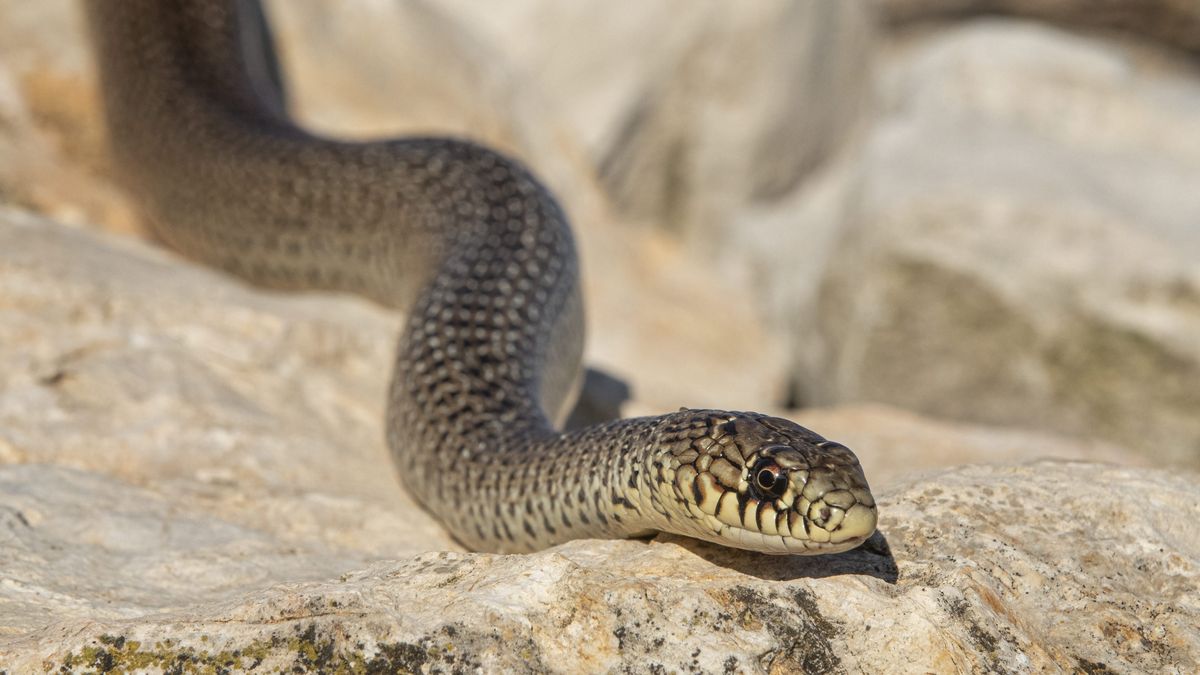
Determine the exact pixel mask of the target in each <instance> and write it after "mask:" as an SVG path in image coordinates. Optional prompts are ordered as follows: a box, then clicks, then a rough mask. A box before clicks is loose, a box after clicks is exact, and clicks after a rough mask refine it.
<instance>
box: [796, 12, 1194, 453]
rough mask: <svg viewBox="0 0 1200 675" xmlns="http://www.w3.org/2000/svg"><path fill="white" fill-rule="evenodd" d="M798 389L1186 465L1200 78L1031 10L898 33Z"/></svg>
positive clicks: (810, 322)
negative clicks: (1098, 442) (881, 109)
mask: <svg viewBox="0 0 1200 675" xmlns="http://www.w3.org/2000/svg"><path fill="white" fill-rule="evenodd" d="M882 77H883V80H882V83H883V88H884V91H883V94H884V98H885V104H886V110H887V111H889V112H888V115H887V116H886V117H885V118H884V119H882V120H881V122H880V124H879V125H878V127H877V129H876V130H875V131H874V132H873V136H872V138H871V140H870V141H869V146H868V148H869V150H868V159H867V163H866V167H865V169H864V173H865V179H864V180H865V185H866V188H867V189H866V193H865V197H864V204H863V205H862V208H861V213H860V217H859V218H858V219H857V220H856V221H853V222H852V223H851V227H850V228H849V229H848V230H847V232H846V234H845V239H844V241H843V242H842V245H841V246H840V248H839V249H838V252H837V253H836V254H835V256H834V258H833V260H832V262H831V264H830V265H829V269H830V273H829V274H828V276H827V277H826V279H825V281H824V285H823V287H822V289H821V292H820V295H819V298H818V301H817V309H816V312H815V313H814V314H813V315H808V316H805V317H802V318H800V319H798V320H797V323H796V325H797V327H798V334H799V338H798V343H797V351H798V353H799V356H798V359H797V360H798V362H799V363H800V364H801V366H800V376H799V377H798V382H799V386H798V389H799V391H800V395H799V396H798V398H799V400H801V401H803V402H806V403H818V404H832V403H837V402H844V401H857V400H869V401H879V402H884V403H890V404H893V405H899V406H903V407H906V408H909V409H912V410H917V411H922V412H925V413H927V414H932V415H936V416H940V417H949V418H953V419H961V420H971V421H975V422H984V423H989V424H1009V425H1015V426H1022V427H1036V428H1042V429H1049V430H1054V431H1058V432H1063V433H1071V434H1078V435H1091V436H1096V437H1099V438H1103V439H1107V440H1109V441H1112V442H1115V443H1117V444H1119V445H1123V446H1126V447H1130V448H1132V449H1135V450H1137V451H1139V452H1142V453H1145V454H1146V456H1147V457H1150V458H1153V459H1154V460H1155V461H1158V462H1172V463H1184V464H1190V465H1192V466H1200V415H1197V411H1200V341H1197V340H1196V336H1197V335H1200V236H1198V231H1197V230H1196V228H1195V224H1196V223H1197V222H1200V192H1197V191H1196V190H1195V189H1194V186H1195V185H1196V184H1197V183H1198V182H1200V143H1197V142H1196V139H1200V123H1198V122H1197V120H1200V82H1197V81H1196V80H1195V79H1189V78H1188V77H1185V76H1184V75H1183V74H1181V72H1179V71H1172V70H1166V69H1164V67H1162V62H1161V61H1157V62H1156V61H1146V60H1139V59H1138V58H1137V54H1135V53H1132V52H1123V51H1120V50H1118V49H1115V48H1114V47H1113V46H1112V45H1111V44H1108V43H1104V42H1099V41H1096V40H1092V39H1084V38H1079V37H1073V36H1071V35H1068V34H1064V33H1062V32H1060V31H1057V30H1053V29H1049V28H1045V27H1041V26H1038V25H1036V24H1030V23H1023V22H1015V21H993V22H982V23H975V24H971V25H966V26H962V27H959V28H954V29H948V30H946V31H943V32H940V33H937V34H933V35H929V36H926V37H921V38H918V39H915V40H913V41H912V42H911V43H908V44H905V45H902V46H901V47H898V48H896V49H895V50H894V52H893V53H892V55H891V57H890V58H889V59H887V67H886V69H885V70H884V71H883V73H882Z"/></svg>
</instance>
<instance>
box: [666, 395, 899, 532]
mask: <svg viewBox="0 0 1200 675" xmlns="http://www.w3.org/2000/svg"><path fill="white" fill-rule="evenodd" d="M669 417H670V418H673V419H671V420H670V421H669V422H667V423H666V424H664V426H663V427H662V428H660V432H659V433H660V435H659V438H658V443H659V446H658V447H659V448H660V454H659V456H658V457H657V458H656V460H655V465H656V466H657V467H658V477H659V491H658V492H659V496H660V500H659V502H658V506H659V511H660V513H662V514H663V515H664V516H666V521H667V523H668V525H667V526H666V527H663V529H666V530H670V531H673V532H678V533H680V534H686V535H688V536H693V537H699V538H701V539H706V540H708V541H713V542H716V543H719V544H723V545H725V546H734V547H737V548H743V549H749V550H753V551H761V552H764V553H777V554H801V555H804V554H818V553H836V552H838V551H845V550H848V549H852V548H854V547H856V546H858V545H859V544H861V543H862V542H864V541H866V539H867V538H868V537H870V536H871V534H872V533H874V532H875V522H876V517H877V512H876V507H875V499H874V497H873V496H872V495H871V490H870V487H868V485H867V480H866V477H865V476H864V475H863V471H862V467H861V466H860V465H859V462H858V458H857V457H855V456H854V453H853V452H851V451H850V449H849V448H847V447H846V446H844V445H842V444H840V443H837V442H834V441H829V440H826V439H824V438H822V437H821V436H819V435H818V434H816V433H813V432H812V431H810V430H808V429H805V428H804V427H802V426H800V425H798V424H795V423H793V422H790V421H788V420H785V419H780V418H777V417H768V416H766V415H761V414H758V413H739V412H725V411H715V410H683V411H680V412H679V413H676V414H674V415H671V416H669Z"/></svg>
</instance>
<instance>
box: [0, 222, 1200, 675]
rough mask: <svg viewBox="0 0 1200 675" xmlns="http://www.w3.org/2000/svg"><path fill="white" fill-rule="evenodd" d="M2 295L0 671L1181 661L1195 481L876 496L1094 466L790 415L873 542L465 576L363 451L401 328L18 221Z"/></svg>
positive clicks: (590, 554) (1104, 481)
mask: <svg viewBox="0 0 1200 675" xmlns="http://www.w3.org/2000/svg"><path fill="white" fill-rule="evenodd" d="M0 287H2V288H4V289H5V296H4V301H3V304H2V305H0V331H2V332H0V541H2V542H3V546H0V663H3V664H4V666H5V668H6V669H8V672H24V671H26V670H30V669H37V670H42V669H46V668H49V669H50V670H55V669H59V668H65V669H66V670H68V671H71V670H77V671H78V670H108V669H118V670H121V669H128V670H134V669H139V668H140V669H145V670H150V671H154V670H165V669H179V670H181V671H183V672H187V671H188V669H194V670H197V671H204V670H210V669H211V670H216V669H220V668H241V669H248V668H251V667H254V668H256V669H266V670H270V671H274V670H279V669H286V670H292V669H295V668H299V669H301V670H304V669H307V670H312V671H332V670H337V669H338V668H343V667H344V668H345V669H348V670H353V669H356V668H361V669H364V670H370V669H371V668H376V669H379V670H383V671H385V672H386V671H389V670H394V669H401V670H404V669H420V668H425V669H429V670H433V669H438V668H453V667H456V666H457V667H462V668H465V669H470V668H474V667H479V668H482V669H485V670H497V669H517V670H533V671H537V670H552V671H573V670H581V669H583V670H597V669H620V668H622V667H630V668H632V667H635V666H639V665H641V664H646V663H648V662H653V663H657V664H660V665H661V666H662V667H663V668H664V669H666V670H687V669H693V670H703V671H711V670H722V669H730V670H733V671H744V672H790V671H794V670H796V669H808V670H822V671H827V670H866V671H880V670H891V669H894V668H895V667H897V664H904V666H905V667H909V666H910V664H915V665H912V667H914V668H921V669H928V670H933V671H937V670H945V669H946V668H952V667H969V668H976V669H979V670H997V669H1007V670H1020V669H1023V668H1037V667H1051V666H1054V665H1057V666H1060V667H1067V668H1071V667H1079V668H1093V667H1097V666H1095V664H1107V665H1108V666H1109V667H1110V668H1112V669H1116V670H1124V669H1134V670H1152V669H1159V668H1168V669H1169V668H1176V669H1179V670H1189V669H1192V668H1194V667H1195V665H1196V663H1197V660H1198V659H1200V645H1198V644H1197V639H1196V635H1195V633H1194V631H1193V630H1192V628H1193V627H1194V625H1195V624H1196V621H1197V620H1200V606H1198V605H1197V604H1196V603H1195V601H1194V598H1193V597H1192V596H1191V595H1189V593H1191V592H1192V590H1193V589H1194V587H1195V585H1196V583H1197V582H1198V581H1200V579H1198V578H1197V577H1198V576H1200V571H1198V565H1200V541H1197V539H1196V534H1195V531H1194V528H1190V527H1188V526H1187V522H1188V521H1187V515H1186V514H1190V513H1194V512H1195V510H1196V509H1197V508H1198V507H1200V488H1198V487H1197V480H1196V479H1197V477H1196V476H1194V475H1174V474H1171V473H1167V472H1163V471H1154V470H1150V469H1144V468H1132V467H1127V468H1119V467H1116V466H1103V465H1096V464H1085V463H1079V462H1042V463H1038V464H1031V465H1019V464H1018V465H1009V466H995V467H976V468H965V469H957V470H948V471H943V472H941V473H934V474H927V475H925V476H924V477H918V478H916V479H912V478H909V479H904V478H902V477H900V476H901V474H903V473H904V472H906V471H908V472H911V471H912V470H914V469H916V468H919V467H921V466H927V467H928V466H934V465H939V464H942V463H945V462H958V461H969V460H977V459H980V458H985V457H987V458H993V459H999V458H1005V459H1008V460H1020V459H1027V458H1030V457H1036V456H1043V455H1047V454H1054V455H1060V456H1065V457H1083V456H1088V455H1091V454H1095V453H1097V452H1107V453H1109V454H1110V456H1111V457H1112V458H1113V459H1118V460H1119V459H1121V458H1122V455H1121V454H1120V452H1119V451H1118V450H1116V449H1115V448H1104V447H1099V448H1097V447H1087V446H1082V445H1079V444H1075V443H1072V442H1070V441H1066V440H1063V439H1050V438H1046V437H1043V436H1040V435H1038V434H1033V433H1024V432H1018V431H1005V430H987V429H983V428H971V427H953V426H946V425H941V424H938V423H935V422H932V421H928V420H921V419H919V418H915V417H914V416H912V415H909V414H905V413H900V412H895V411H889V410H885V409H878V408H853V409H845V410H828V411H811V412H809V413H807V414H806V415H805V416H803V417H801V421H802V422H805V423H808V424H811V425H813V426H815V427H816V428H818V429H820V430H822V431H825V432H826V433H828V434H830V435H831V436H834V437H837V438H842V439H844V440H847V441H848V442H851V443H852V444H854V445H855V447H856V448H857V449H858V450H859V451H860V453H859V454H860V456H861V457H862V459H863V462H864V464H865V465H866V467H867V469H868V473H869V474H870V475H871V476H872V478H873V479H876V485H877V486H882V487H883V489H881V490H879V491H878V492H879V496H880V503H881V505H882V512H883V519H882V521H881V532H882V533H883V537H882V538H877V539H875V540H873V542H871V543H869V544H868V545H867V546H866V547H864V548H863V549H861V550H859V551H856V552H853V553H850V554H846V555H840V556H833V557H825V558H821V559H802V558H794V557H768V556H760V555H757V554H749V553H744V552H738V551H733V550H726V549H722V548H720V547H713V546H708V545H704V544H701V543H697V542H693V541H690V540H685V539H681V538H675V537H667V536H663V537H659V538H658V539H656V540H654V541H652V542H650V543H644V542H636V541H628V542H610V541H581V542H574V543H571V544H568V545H565V546H561V547H558V548H555V549H553V550H550V551H546V552H543V553H539V554H536V555H531V556H497V555H479V554H467V553H461V552H456V551H457V550H458V549H457V547H456V545H455V544H454V543H453V541H451V540H450V538H449V537H448V536H447V533H445V532H444V531H442V530H441V528H440V527H438V525H437V524H436V523H435V522H434V521H433V520H432V519H431V518H430V517H429V516H427V515H426V514H425V513H424V512H422V511H421V510H420V509H418V508H416V507H415V505H414V504H413V503H412V501H411V500H409V499H408V498H407V496H406V495H405V494H404V493H403V491H402V490H401V489H400V488H399V487H398V485H397V484H396V483H395V480H394V478H393V477H392V472H391V469H390V465H389V461H388V458H387V456H386V451H385V450H384V448H383V443H382V432H381V428H380V425H381V421H382V414H381V412H382V411H381V410H380V404H381V401H382V394H383V391H384V387H385V384H386V379H387V372H386V368H385V367H383V366H384V364H386V363H387V362H388V360H389V357H390V351H391V348H392V344H393V343H394V338H395V332H396V329H397V324H398V321H397V319H396V317H394V316H392V315H390V314H387V313H385V312H382V311H380V310H378V309H375V308H374V307H372V306H369V305H367V304H366V303H363V302H360V301H358V300H355V299H353V298H334V297H287V296H280V295H277V294H272V293H265V292H258V291H254V290H252V289H248V288H245V287H243V286H241V285H240V284H238V283H237V282H235V281H232V280H230V279H227V278H225V277H222V276H220V275H218V274H215V273H213V272H209V271H207V270H204V269H200V268H196V267H193V266H191V265H187V264H185V263H182V262H181V261H178V260H177V259H175V258H173V257H172V256H169V255H167V254H164V253H161V252H158V251H156V250H154V249H151V248H149V247H147V246H145V245H143V244H140V243H137V242H134V241H129V240H125V239H122V238H118V237H113V236H102V235H96V234H92V233H89V232H86V231H81V230H75V229H70V228H64V227H62V226H59V225H56V224H53V223H50V222H47V221H45V220H42V219H38V218H35V217H32V216H29V215H24V214H21V213H18V212H15V211H11V210H9V211H3V212H0ZM708 358H715V357H714V356H713V355H708ZM693 386H696V385H693ZM652 405H653V404H652V403H650V402H647V401H641V402H639V403H638V406H643V407H652ZM876 469H878V471H876ZM888 486H890V487H888ZM1189 598H1190V599H1189ZM1098 636H1103V638H1104V639H1100V637H1098Z"/></svg>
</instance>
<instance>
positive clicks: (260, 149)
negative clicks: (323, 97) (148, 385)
mask: <svg viewBox="0 0 1200 675" xmlns="http://www.w3.org/2000/svg"><path fill="white" fill-rule="evenodd" d="M88 16H89V23H90V25H91V28H92V33H93V41H94V43H95V47H96V54H97V60H98V63H99V67H100V73H101V85H102V88H103V93H104V102H105V109H106V116H107V120H108V126H109V135H110V142H111V148H112V155H113V159H114V165H115V167H116V169H117V171H118V174H119V176H120V178H121V179H122V180H123V182H124V183H125V184H126V185H127V187H128V188H129V190H130V191H131V193H132V194H134V195H135V196H136V198H137V199H138V200H139V203H140V206H141V208H142V210H143V212H144V214H145V217H146V220H147V222H148V224H149V226H150V227H151V228H152V230H153V232H154V234H155V235H156V236H157V237H158V238H159V239H161V240H162V241H163V242H165V243H166V244H167V245H169V246H170V247H172V248H174V249H176V250H177V251H179V252H181V253H182V254H184V255H186V256H188V257H191V258H193V259H196V260H199V261H201V262H204V263H206V264H209V265H212V266H215V267H218V268H221V269H224V270H227V271H229V272H231V273H233V274H235V275H238V276H240V277H242V278H244V279H247V280H249V281H251V282H253V283H256V284H259V285H263V286H267V287H273V288H282V289H310V288H311V289H334V290H343V291H350V292H355V293H359V294H362V295H365V296H367V297H369V298H372V299H374V300H376V301H379V302H381V303H383V304H386V305H389V306H396V307H401V308H406V309H407V316H408V318H407V322H406V324H405V328H404V331H403V334H402V336H401V338H400V343H399V347H398V350H397V353H396V361H395V366H394V371H393V376H392V382H391V386H390V390H389V396H388V401H387V420H386V430H387V441H388V445H389V448H390V450H391V453H392V456H393V458H394V463H395V465H396V469H397V471H398V473H399V475H400V478H401V481H402V483H403V484H404V485H405V487H406V488H407V489H408V490H409V491H410V493H411V494H412V495H414V496H415V498H416V499H417V500H418V501H419V502H420V503H421V504H422V505H423V506H424V507H425V508H426V509H427V510H429V511H430V512H431V513H433V514H434V515H435V516H436V517H437V518H439V519H440V520H441V521H442V523H443V524H444V525H445V527H446V528H447V529H448V530H449V532H450V533H451V534H452V535H453V536H454V537H455V538H456V539H458V540H459V541H460V542H461V543H463V544H464V545H465V546H467V547H470V548H472V549H476V550H485V551H501V552H520V551H531V550H536V549H540V548H544V547H547V546H551V545H554V544H557V543H560V542H563V541H566V540H569V539H575V538H589V537H598V538H599V537H632V536H644V535H648V534H651V533H654V532H659V531H665V532H673V533H678V534H683V535H687V536H691V537H696V538H699V539H704V540H708V541H713V542H717V543H721V544H725V545H728V546H734V547H739V548H745V549H752V550H758V551H765V552H770V553H823V552H834V551H840V550H845V549H848V548H853V547H854V546H857V545H858V544H859V543H861V542H862V541H864V540H865V539H866V538H867V537H868V536H869V535H870V534H871V533H872V532H873V531H874V529H875V520H876V509H875V502H874V499H873V497H872V496H871V493H870V490H869V488H868V487H867V483H866V480H865V478H864V477H863V473H862V469H861V467H860V465H859V462H858V460H857V458H856V457H855V456H854V454H853V453H852V452H851V451H850V450H848V449H847V448H846V447H845V446H843V445H841V444H838V443H835V442H832V441H827V440H826V439H824V438H822V437H821V436H819V435H817V434H816V433H813V432H812V431H809V430H808V429H805V428H803V427H800V426H798V425H796V424H794V423H792V422H789V421H787V420H784V419H779V418H775V417H770V416H767V415H762V414H757V413H742V412H730V411H720V410H688V409H682V410H680V411H678V412H674V413H670V414H665V415H661V416H657V417H641V418H635V419H622V420H617V421H613V422H610V423H605V424H601V425H597V426H591V427H587V428H584V429H581V430H575V431H570V432H562V431H559V430H558V428H557V427H556V424H555V421H556V420H560V419H561V418H562V416H563V413H564V412H565V410H566V406H567V405H568V404H569V403H570V401H571V400H572V394H573V390H574V388H575V387H576V383H577V381H578V379H579V378H578V374H579V372H580V359H581V354H582V344H583V319H582V316H583V315H582V302H581V297H580V287H579V276H578V263H577V258H576V253H575V248H574V244H573V240H572V236H571V231H570V229H569V227H568V224H567V220H566V217H565V215H564V213H563V210H562V208H560V206H559V204H558V203H557V202H556V201H555V199H554V197H553V196H552V195H551V194H550V193H549V192H548V191H547V189H546V188H545V187H543V186H542V184H541V183H539V182H538V180H537V179H536V178H535V177H534V176H533V174H532V173H531V172H530V171H529V170H528V169H527V168H525V167H524V166H522V165H521V164H520V163H518V162H516V161H514V160H512V159H510V158H508V157H505V156H503V155H501V154H500V153H498V152H495V151H493V150H490V149H488V148H486V147H483V146H481V145H478V144H475V143H471V142H468V141H464V140H456V139H449V138H401V139H394V140H386V141H377V142H364V143H349V142H339V141H335V140H330V139H325V138H320V137H317V136H314V135H312V134H310V133H308V132H306V131H304V130H303V129H301V128H299V127H298V126H296V125H295V124H294V123H293V122H292V121H290V120H289V119H288V117H287V114H286V108H285V105H284V96H283V92H282V87H281V79H280V77H279V74H278V70H277V69H276V68H275V67H274V63H275V62H274V54H273V52H272V45H271V41H270V36H269V33H268V31H267V24H266V23H265V21H264V18H263V15H262V9H261V7H259V6H258V5H257V3H255V2H250V1H247V0H241V1H239V0H117V1H113V0H89V2H88Z"/></svg>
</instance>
